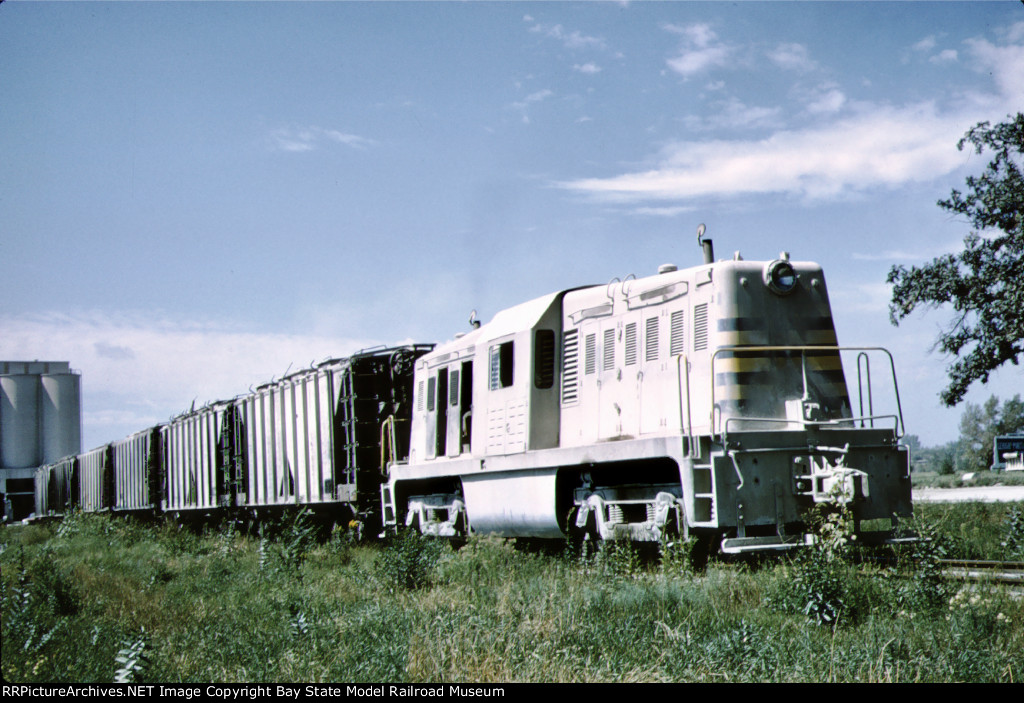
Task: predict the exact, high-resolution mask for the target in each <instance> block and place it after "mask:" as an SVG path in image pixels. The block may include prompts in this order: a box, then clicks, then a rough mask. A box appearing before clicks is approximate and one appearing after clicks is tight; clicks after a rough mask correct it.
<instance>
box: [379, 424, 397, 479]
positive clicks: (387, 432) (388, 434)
mask: <svg viewBox="0 0 1024 703" xmlns="http://www.w3.org/2000/svg"><path fill="white" fill-rule="evenodd" d="M385 440H386V442H385ZM385 449H387V455H388V457H387V458H389V459H390V461H387V462H386V461H385ZM397 460H398V456H397V453H396V442H395V416H394V415H388V416H387V418H386V419H385V420H384V422H382V423H381V425H380V472H381V475H383V476H384V477H385V478H386V477H387V475H388V472H387V467H388V466H390V465H391V464H394V463H395V462H396V461H397Z"/></svg>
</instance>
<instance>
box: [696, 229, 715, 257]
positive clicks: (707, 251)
mask: <svg viewBox="0 0 1024 703" xmlns="http://www.w3.org/2000/svg"><path fill="white" fill-rule="evenodd" d="M706 231H707V227H705V226H704V223H701V224H700V225H698V226H697V245H698V246H700V247H701V248H702V249H703V250H704V263H705V264H713V263H715V245H714V244H713V243H712V242H711V240H710V239H704V232H706Z"/></svg>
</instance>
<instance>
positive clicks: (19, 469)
mask: <svg viewBox="0 0 1024 703" xmlns="http://www.w3.org/2000/svg"><path fill="white" fill-rule="evenodd" d="M81 393H82V390H81V376H80V375H79V374H78V373H76V372H74V371H72V370H71V365H70V364H69V363H68V362H66V361H0V493H2V494H3V498H4V501H5V505H4V508H5V509H4V513H5V515H6V516H7V517H8V519H10V517H11V512H12V510H13V517H14V518H15V519H18V518H22V517H26V516H27V515H28V514H29V513H30V512H31V511H32V500H33V496H34V483H33V475H34V473H35V470H36V468H38V467H39V466H42V465H43V464H48V463H51V462H55V461H57V460H58V459H61V458H62V457H65V456H68V455H70V454H78V453H80V452H81V451H82V410H81V406H82V400H81Z"/></svg>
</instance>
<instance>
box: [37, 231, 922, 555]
mask: <svg viewBox="0 0 1024 703" xmlns="http://www.w3.org/2000/svg"><path fill="white" fill-rule="evenodd" d="M700 234H703V231H701V233H700ZM700 234H699V235H698V239H700ZM702 246H703V247H704V262H703V264H701V265H699V266H694V267H691V268H686V269H682V270H678V269H676V267H675V266H672V265H665V266H662V267H661V268H660V269H659V271H658V273H657V274H656V275H651V276H647V277H643V278H637V277H636V276H633V275H630V276H627V277H626V278H625V279H623V280H619V279H613V280H612V282H610V283H608V284H607V285H597V286H585V287H580V288H574V289H568V290H563V291H560V292H556V293H552V294H550V295H546V296H543V297H541V298H538V299H536V300H533V301H529V302H526V303H523V304H520V305H517V306H515V307H512V308H509V309H507V310H504V311H502V312H500V313H498V314H497V315H496V316H495V317H494V318H493V320H491V321H490V322H489V323H487V324H485V325H480V324H478V323H475V322H473V328H472V329H471V330H470V331H469V332H468V333H466V334H460V335H456V337H455V339H453V340H452V341H449V342H447V343H445V344H442V345H440V346H437V347H434V346H433V345H412V346H407V347H400V348H391V349H382V350H376V351H369V352H361V353H359V354H356V355H354V356H353V357H351V358H349V359H340V360H331V361H328V362H324V363H323V364H321V365H319V366H317V367H315V368H312V369H308V370H305V371H301V372H299V373H296V374H292V375H291V376H288V377H286V378H284V379H282V380H280V381H277V382H275V383H271V384H267V385H265V386H261V387H259V388H258V389H256V390H255V391H254V392H252V393H249V394H247V395H244V396H241V397H238V398H235V399H233V400H229V401H221V402H217V403H213V404H210V405H208V406H206V407H203V408H201V409H199V410H194V411H190V412H188V413H185V414H183V415H181V416H179V417H176V418H174V419H172V420H171V421H170V422H168V423H166V424H164V425H160V426H157V427H154V428H151V429H149V430H146V431H144V432H141V433H138V434H137V435H134V436H133V437H130V438H128V439H126V440H123V441H122V442H118V443H114V444H111V445H108V446H106V447H101V448H98V449H96V450H93V451H91V452H87V453H85V454H82V455H80V456H78V457H70V458H68V459H65V460H62V461H61V462H57V463H56V464H52V465H48V466H45V467H42V468H41V469H40V470H39V472H38V473H37V477H36V479H37V486H36V496H37V514H38V515H42V516H52V515H58V514H60V513H61V512H62V511H63V510H65V509H67V508H68V507H71V506H74V507H78V508H80V509H83V510H110V511H113V512H129V511H133V512H135V511H146V512H151V513H158V514H160V513H162V514H170V515H173V516H176V517H178V518H180V519H190V518H192V519H205V518H206V517H208V516H213V517H219V516H222V515H224V514H226V513H228V512H229V511H233V512H234V514H236V515H237V514H248V515H251V516H255V517H257V518H258V517H259V516H260V515H263V514H266V513H267V512H269V511H273V510H280V509H282V508H284V507H287V506H308V507H309V508H310V509H312V510H314V511H315V512H317V513H318V514H320V515H322V516H324V517H325V519H328V520H332V521H334V522H346V521H348V520H353V519H354V520H357V521H359V522H361V523H362V524H363V525H364V534H377V533H379V532H380V531H381V528H384V529H397V528H400V527H402V526H406V527H410V528H414V529H417V530H419V531H420V532H422V533H424V534H430V535H437V536H452V537H459V536H467V535H469V534H471V533H476V534H495V535H501V536H507V537H536V538H548V539H565V538H566V537H569V538H573V539H578V540H586V539H590V540H594V541H596V540H609V539H630V540H634V541H647V542H650V541H656V540H659V539H662V538H664V537H669V536H675V535H679V536H682V537H690V536H692V537H695V538H696V539H697V541H698V544H699V545H701V546H702V548H706V549H719V548H720V549H722V550H723V551H725V552H727V553H738V552H747V551H761V550H776V549H788V548H791V547H794V546H797V545H801V544H805V543H807V542H808V541H809V540H810V537H809V536H808V527H807V524H806V516H807V513H808V511H809V510H810V509H811V508H813V507H814V506H816V505H821V504H830V505H832V504H837V503H838V504H843V505H845V506H846V507H847V508H848V510H849V513H850V515H851V516H852V517H853V521H854V528H855V532H856V535H857V538H858V539H861V540H862V541H865V542H884V541H889V540H891V539H892V538H893V534H894V533H895V528H896V526H897V523H898V520H899V519H900V518H902V517H907V516H910V515H911V493H910V474H909V455H908V451H907V449H906V447H904V446H902V445H901V444H900V438H901V437H902V435H903V433H904V427H903V419H902V413H901V410H900V407H899V393H898V389H897V385H896V375H895V368H894V365H893V362H892V358H891V356H890V355H889V353H888V352H887V351H885V350H884V349H881V348H845V347H841V346H839V345H838V343H837V338H836V333H835V327H834V324H833V320H832V314H831V306H830V304H829V298H828V293H827V289H826V286H825V278H824V275H823V273H822V270H821V268H820V267H819V266H818V265H817V264H814V263H810V262H797V261H791V260H790V257H789V255H788V254H786V253H783V254H781V255H780V256H779V257H778V258H776V259H773V260H769V261H756V262H755V261H745V260H743V258H742V257H741V256H740V255H739V254H738V253H737V254H736V255H735V256H734V257H733V259H731V260H726V261H717V262H716V261H715V260H714V255H713V252H712V250H711V243H710V241H707V240H705V241H703V242H702ZM872 363H874V365H875V369H876V371H877V369H878V368H879V364H880V363H881V368H882V370H883V371H884V372H885V373H883V374H880V375H879V374H876V378H875V379H874V380H872V377H871V365H872ZM854 368H855V369H856V374H857V382H856V386H855V388H853V389H854V390H855V393H851V386H848V385H847V376H846V370H847V369H850V372H851V373H852V372H853V369H854ZM879 376H881V379H880V378H879ZM880 391H881V392H880ZM854 401H855V403H856V404H855V403H854ZM876 406H877V409H876Z"/></svg>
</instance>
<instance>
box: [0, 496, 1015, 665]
mask: <svg viewBox="0 0 1024 703" xmlns="http://www.w3.org/2000/svg"><path fill="white" fill-rule="evenodd" d="M1020 508H1021V506H1000V505H982V504H972V505H969V506H963V505H954V506H948V505H927V506H921V507H920V508H919V510H918V512H919V517H918V520H917V522H918V525H917V527H918V528H919V529H921V530H922V531H923V532H926V533H927V534H929V535H931V536H932V537H933V539H932V540H931V541H928V542H923V543H921V544H919V545H918V546H917V547H916V548H915V549H914V550H913V551H911V552H908V553H906V554H904V555H903V558H902V560H901V562H900V563H899V564H898V565H897V566H886V567H863V566H860V567H855V566H853V565H852V564H851V562H850V561H849V560H847V559H845V558H843V556H844V552H843V548H841V546H838V543H835V544H834V545H833V546H834V547H835V549H825V548H824V547H822V548H820V549H817V550H814V551H810V552H806V553H804V554H803V555H801V556H800V557H797V558H795V559H778V560H774V561H768V562H765V563H762V564H761V565H759V566H756V567H755V566H750V565H744V564H740V563H722V562H714V561H713V562H712V563H711V565H710V566H709V567H708V569H707V571H706V572H703V573H694V572H693V571H692V570H690V569H689V568H688V567H687V566H686V562H685V559H680V558H678V548H677V547H671V548H668V547H666V549H665V550H663V552H664V553H665V554H666V555H667V556H666V558H665V559H663V560H662V561H659V560H657V559H654V560H649V559H648V560H644V559H641V558H639V556H638V555H637V554H635V553H634V552H632V551H631V550H630V549H629V548H628V547H627V546H625V545H610V546H609V547H608V548H607V549H605V550H602V551H600V552H599V553H598V554H597V555H594V556H589V557H587V558H583V557H582V556H581V555H580V554H575V553H558V550H554V552H555V553H541V552H538V551H536V550H524V549H520V548H517V547H516V545H515V544H514V543H513V542H511V541H505V540H494V539H472V540H470V541H469V543H468V544H466V545H465V546H463V547H462V548H461V549H453V548H452V547H451V546H449V545H448V544H447V543H444V542H440V541H436V540H434V541H432V540H424V539H422V538H418V537H415V536H409V537H405V538H403V539H400V540H394V541H392V542H388V543H382V544H360V543H356V542H355V541H354V540H352V539H350V536H349V535H348V533H347V532H345V531H343V530H338V531H336V532H335V533H334V534H333V535H331V537H330V538H329V539H327V540H320V541H317V540H315V539H313V538H312V535H311V533H310V532H309V531H308V530H307V529H306V525H305V523H304V522H303V520H302V518H301V516H298V517H296V516H293V517H292V518H290V519H289V520H287V521H285V522H283V523H282V524H281V525H279V526H277V527H278V529H275V530H268V531H267V532H266V533H265V535H264V536H263V537H261V536H260V535H245V534H242V533H240V532H238V531H235V530H233V529H222V530H217V531H209V532H207V533H205V534H194V533H191V532H188V531H184V530H179V529H178V528H177V527H175V526H173V525H170V524H165V525H160V526H156V527H152V526H149V527H145V526H140V525H136V524H133V523H127V522H124V521H120V520H117V519H114V518H111V517H108V516H99V515H76V516H74V517H72V518H70V519H69V520H67V521H65V522H64V523H62V524H61V525H59V526H57V525H45V526H29V527H7V528H4V529H2V530H0V545H2V548H3V551H2V553H0V567H2V586H0V619H2V637H3V643H4V646H3V648H2V658H0V665H2V668H3V676H4V680H5V681H17V682H33V681H39V682H42V681H46V682H58V681H72V682H109V681H113V680H115V678H120V679H122V680H132V681H135V682H269V681H296V682H298V681H343V682H353V683H367V682H382V681H387V682H396V683H404V682H411V683H434V682H442V681H443V682H457V681H466V682H516V681H543V682H547V681H570V682H571V681H602V682H603V681H625V682H630V681H801V682H803V681H1011V680H1014V681H1015V680H1019V679H1020V677H1021V662H1024V603H1022V601H1021V599H1020V598H1014V597H1012V596H1011V595H1010V594H1009V593H1008V592H1006V591H1005V590H1004V589H1002V588H1000V587H995V586H982V587H980V588H978V589H977V590H971V591H968V590H958V589H956V588H955V587H952V586H950V585H949V584H948V583H945V582H941V581H939V580H937V579H936V578H935V572H934V569H933V568H932V566H931V565H933V564H934V559H935V558H936V557H937V556H939V555H940V554H949V555H951V556H956V555H964V556H974V557H988V558H999V556H1000V555H1001V554H1002V553H1003V552H1004V551H1005V549H1006V547H1005V546H1004V544H1005V543H1014V544H1016V543H1015V542H1013V541H1012V540H1009V539H1008V531H1011V530H1016V531H1019V530H1020V529H1022V528H1021V526H1020V525H1021V524H1024V523H1022V522H1021V521H1020V520H1019V511H1020ZM1014 509H1016V510H1017V511H1018V513H1014V512H1013V511H1014ZM1014 515H1018V522H1014ZM270 534H273V537H271V536H269V535H270ZM1020 537H1021V538H1022V539H1024V535H1021V536H1020Z"/></svg>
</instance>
